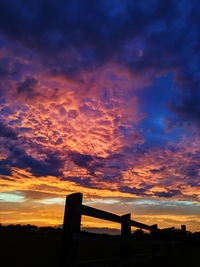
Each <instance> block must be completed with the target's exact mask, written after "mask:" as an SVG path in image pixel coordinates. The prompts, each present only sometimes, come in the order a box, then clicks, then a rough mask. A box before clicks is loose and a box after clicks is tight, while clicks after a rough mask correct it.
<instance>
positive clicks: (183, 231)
mask: <svg viewBox="0 0 200 267" xmlns="http://www.w3.org/2000/svg"><path fill="white" fill-rule="evenodd" d="M181 232H182V234H186V225H184V224H182V225H181Z"/></svg>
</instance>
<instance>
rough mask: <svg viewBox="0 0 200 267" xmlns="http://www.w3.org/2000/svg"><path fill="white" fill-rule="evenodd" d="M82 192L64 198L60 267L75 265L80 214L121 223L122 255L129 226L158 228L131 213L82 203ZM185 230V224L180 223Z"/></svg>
mask: <svg viewBox="0 0 200 267" xmlns="http://www.w3.org/2000/svg"><path fill="white" fill-rule="evenodd" d="M82 200H83V194H82V193H74V194H70V195H68V196H67V198H66V204H65V213H64V222H63V239H62V256H61V257H62V262H61V266H62V267H72V266H76V262H77V258H78V255H77V250H78V249H77V245H78V238H79V233H80V228H81V216H82V215H86V216H90V217H95V218H98V219H103V220H108V221H112V222H116V223H120V224H121V238H122V243H121V244H122V246H121V248H122V255H124V256H127V254H128V253H129V248H130V246H129V245H130V238H131V226H134V227H137V228H140V229H145V230H149V231H153V230H159V229H158V228H157V224H154V225H147V224H143V223H140V222H137V221H134V220H131V214H130V213H128V214H124V215H122V216H119V215H116V214H113V213H110V212H106V211H103V210H100V209H96V208H92V207H89V206H86V205H83V204H82ZM181 227H182V230H183V231H185V226H184V225H182V226H181Z"/></svg>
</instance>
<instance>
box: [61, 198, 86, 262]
mask: <svg viewBox="0 0 200 267" xmlns="http://www.w3.org/2000/svg"><path fill="white" fill-rule="evenodd" d="M82 199H83V195H82V194H81V193H75V194H71V195H68V196H67V198H66V204H65V213H64V222H63V235H62V247H61V253H62V254H61V267H72V266H73V267H74V266H76V262H77V249H78V248H77V247H78V241H77V240H75V237H76V235H77V233H79V232H80V227H81V207H82Z"/></svg>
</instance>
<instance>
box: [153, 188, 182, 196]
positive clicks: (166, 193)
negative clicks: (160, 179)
mask: <svg viewBox="0 0 200 267" xmlns="http://www.w3.org/2000/svg"><path fill="white" fill-rule="evenodd" d="M154 194H155V196H157V197H164V198H171V197H174V196H177V195H181V191H179V190H173V189H172V190H169V191H167V192H155V193H154Z"/></svg>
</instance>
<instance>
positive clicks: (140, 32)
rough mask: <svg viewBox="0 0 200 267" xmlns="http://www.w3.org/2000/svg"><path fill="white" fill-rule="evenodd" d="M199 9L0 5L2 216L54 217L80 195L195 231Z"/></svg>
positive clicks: (15, 0) (32, 220)
mask: <svg viewBox="0 0 200 267" xmlns="http://www.w3.org/2000/svg"><path fill="white" fill-rule="evenodd" d="M199 14H200V2H199V1H198V0H192V1H191V0H181V1H175V0H166V1H165V0H148V1H145V0H109V1H108V0H96V1H94V0H26V1H25V0H6V1H0V223H3V224H8V223H13V224H17V223H21V224H35V225H59V224H62V220H63V209H64V202H65V196H66V195H68V194H71V193H74V192H82V193H83V194H84V204H86V205H89V206H92V207H96V208H100V209H103V210H106V211H110V212H113V213H116V214H119V215H122V214H125V213H129V212H131V214H132V219H134V220H137V221H140V222H143V223H146V224H150V225H151V224H155V223H157V224H158V226H159V227H160V228H163V227H172V226H175V227H180V225H181V224H186V225H187V229H188V230H190V231H200V71H199V70H200V19H199ZM82 227H91V228H96V227H100V228H107V227H111V228H119V225H117V224H113V223H109V222H106V221H100V220H96V219H92V218H87V217H84V218H83V224H82Z"/></svg>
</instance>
